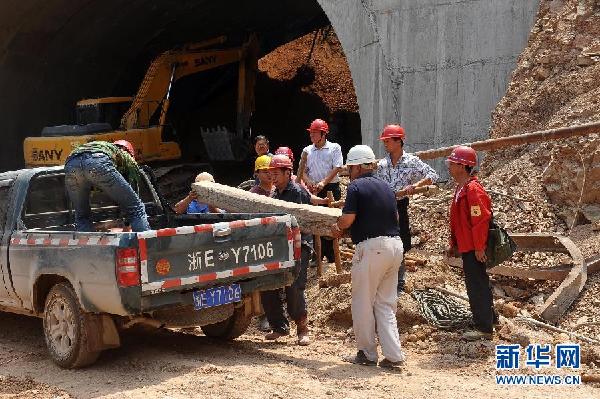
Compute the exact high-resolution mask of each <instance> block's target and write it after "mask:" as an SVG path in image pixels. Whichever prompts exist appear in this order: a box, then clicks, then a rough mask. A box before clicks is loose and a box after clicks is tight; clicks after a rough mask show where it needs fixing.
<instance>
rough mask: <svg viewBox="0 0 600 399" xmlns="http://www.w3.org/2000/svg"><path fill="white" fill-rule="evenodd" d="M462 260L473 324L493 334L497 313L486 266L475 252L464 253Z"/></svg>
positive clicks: (480, 329)
mask: <svg viewBox="0 0 600 399" xmlns="http://www.w3.org/2000/svg"><path fill="white" fill-rule="evenodd" d="M462 260H463V270H464V273H465V284H466V286H467V296H468V297H469V305H470V306H471V312H472V313H473V323H474V324H475V328H477V329H478V330H479V331H482V332H486V333H491V332H493V324H494V319H495V313H494V303H493V298H492V287H491V286H490V278H489V276H488V274H487V272H486V270H485V264H483V263H481V262H479V261H478V260H477V258H476V257H475V251H471V252H466V253H463V254H462Z"/></svg>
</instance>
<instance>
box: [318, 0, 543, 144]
mask: <svg viewBox="0 0 600 399" xmlns="http://www.w3.org/2000/svg"><path fill="white" fill-rule="evenodd" d="M318 1H319V3H320V4H321V6H322V7H323V9H324V11H325V13H326V14H327V16H328V17H329V20H330V21H331V23H332V25H333V27H334V28H335V31H336V32H337V35H338V37H339V38H340V41H341V42H342V46H343V47H344V51H345V53H346V57H347V58H348V63H349V65H350V70H351V72H352V78H353V80H354V85H355V88H356V95H357V97H358V103H359V107H360V117H361V123H362V137H363V143H365V144H369V145H372V146H373V148H374V149H375V151H376V153H378V155H382V154H383V153H384V150H383V146H382V145H381V144H380V143H379V140H378V136H379V132H380V131H381V129H382V128H383V126H384V125H385V124H387V123H400V124H402V125H403V126H404V127H405V128H406V130H407V134H408V139H407V148H408V149H409V151H416V150H422V149H428V148H434V147H439V146H446V145H452V144H457V143H461V142H469V141H474V140H477V139H481V138H484V137H486V136H487V131H488V128H489V123H490V113H491V111H492V110H493V108H494V107H495V105H496V104H497V103H498V101H499V100H500V99H501V98H502V96H503V95H504V92H505V90H506V86H507V82H508V80H509V79H510V74H511V72H512V70H513V69H514V67H515V65H516V60H517V57H518V56H519V54H520V52H521V51H522V49H523V48H524V46H525V45H526V42H527V37H528V34H529V31H530V29H531V27H532V24H533V21H534V20H535V15H536V13H537V9H538V0H416V1H415V0H318Z"/></svg>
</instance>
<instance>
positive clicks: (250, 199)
mask: <svg viewBox="0 0 600 399" xmlns="http://www.w3.org/2000/svg"><path fill="white" fill-rule="evenodd" d="M192 188H193V190H194V191H195V192H196V193H197V194H198V198H199V200H200V201H201V202H204V203H207V204H213V205H215V206H218V207H219V208H221V209H224V210H226V211H228V212H273V213H289V214H291V215H293V216H295V217H296V220H297V221H298V224H299V225H300V229H301V230H302V232H304V233H308V234H314V235H320V236H332V232H331V226H332V225H333V224H334V223H335V222H336V221H337V219H338V218H339V217H340V216H341V215H342V211H341V210H340V209H337V208H328V207H324V206H314V205H308V204H295V203H292V202H286V201H282V200H278V199H274V198H269V197H265V196H264V195H259V194H253V193H250V192H248V191H245V190H240V189H238V188H235V187H230V186H226V185H223V184H219V183H212V182H200V183H194V184H192Z"/></svg>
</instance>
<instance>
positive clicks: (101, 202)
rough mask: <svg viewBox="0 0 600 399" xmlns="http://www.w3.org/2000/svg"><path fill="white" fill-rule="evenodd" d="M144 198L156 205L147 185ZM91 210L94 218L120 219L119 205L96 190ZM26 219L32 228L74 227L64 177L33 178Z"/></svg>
mask: <svg viewBox="0 0 600 399" xmlns="http://www.w3.org/2000/svg"><path fill="white" fill-rule="evenodd" d="M140 197H141V199H142V201H144V203H146V204H148V203H154V197H153V196H152V192H151V190H150V188H149V187H148V185H147V184H146V182H142V184H141V187H140ZM90 206H91V208H92V213H93V214H94V213H102V215H106V216H110V218H113V219H116V218H119V217H120V215H119V209H118V205H117V204H116V203H115V202H114V201H113V200H112V199H111V198H110V197H109V196H108V195H106V193H104V192H103V191H101V190H99V189H96V188H94V187H92V190H91V192H90ZM106 216H104V217H105V218H106ZM23 217H24V218H23V221H24V223H25V225H26V226H27V227H28V228H41V227H49V226H64V225H69V224H72V223H73V215H72V206H71V203H70V201H69V197H68V194H67V190H66V188H65V175H64V174H62V173H61V174H47V175H39V176H36V177H34V178H32V180H31V181H30V183H29V192H28V194H27V200H26V201H25V209H24V212H23Z"/></svg>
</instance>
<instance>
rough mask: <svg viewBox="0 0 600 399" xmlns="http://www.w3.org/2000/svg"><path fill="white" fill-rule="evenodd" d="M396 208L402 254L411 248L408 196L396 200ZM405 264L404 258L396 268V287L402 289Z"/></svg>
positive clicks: (404, 281) (404, 279)
mask: <svg viewBox="0 0 600 399" xmlns="http://www.w3.org/2000/svg"><path fill="white" fill-rule="evenodd" d="M396 208H397V209H398V227H399V228H400V239H401V240H402V246H403V247H404V254H406V253H407V252H408V251H410V249H411V247H412V246H411V243H410V221H409V219H408V197H404V198H402V199H399V200H398V201H396ZM405 274H406V266H405V265H404V260H403V261H402V263H401V264H400V268H399V269H398V288H399V289H404V284H405V283H406V278H405Z"/></svg>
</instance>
